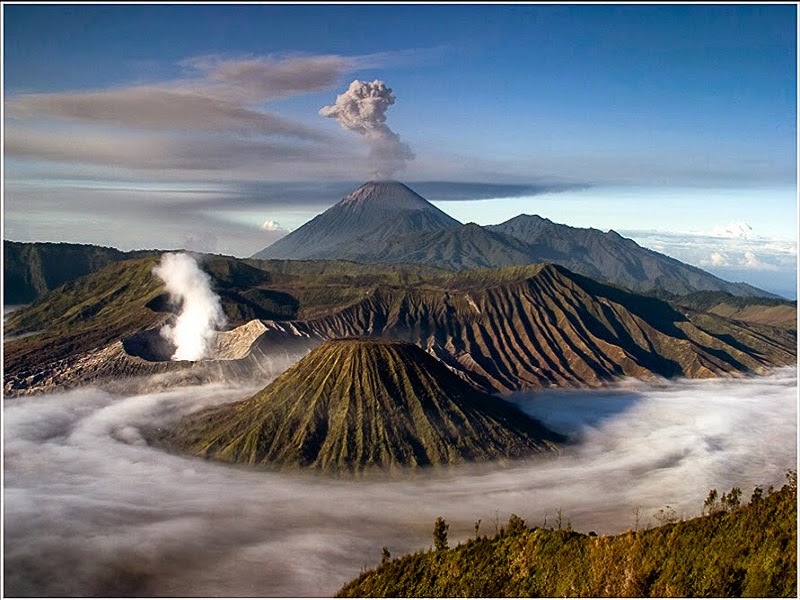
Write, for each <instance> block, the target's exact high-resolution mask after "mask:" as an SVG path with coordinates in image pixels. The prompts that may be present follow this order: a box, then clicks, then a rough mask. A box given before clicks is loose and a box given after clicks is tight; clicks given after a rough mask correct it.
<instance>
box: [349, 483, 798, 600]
mask: <svg viewBox="0 0 800 600" xmlns="http://www.w3.org/2000/svg"><path fill="white" fill-rule="evenodd" d="M337 595H338V596H346V597H464V596H471V597H508V596H512V597H513V596H521V597H559V596H571V597H621V596H633V597H665V596H670V597H674V596H678V597H686V596H689V597H693V596H710V597H733V596H737V597H738V596H762V597H764V596H765V597H789V598H796V597H797V487H796V475H795V484H794V485H786V486H784V487H783V489H781V490H780V491H778V492H776V493H773V494H770V495H768V496H767V497H765V498H763V499H760V500H757V501H755V502H752V503H751V504H749V505H747V506H743V507H740V508H736V509H734V510H732V511H731V512H726V511H719V512H716V513H714V514H711V515H709V516H705V517H700V518H697V519H692V520H690V521H682V522H679V523H672V524H668V525H664V526H662V527H657V528H655V529H649V530H646V531H639V532H628V533H624V534H621V535H615V536H600V537H597V536H593V535H588V536H587V535H583V534H580V533H576V532H573V531H561V530H556V531H554V530H552V529H539V528H533V529H532V530H530V529H528V528H527V527H525V526H524V524H523V523H522V522H521V520H516V521H513V520H510V521H509V530H508V531H506V532H504V533H502V534H500V535H496V536H495V537H494V538H491V539H488V538H486V537H482V538H479V539H471V540H468V541H467V542H465V543H462V544H459V545H458V546H457V547H456V548H453V549H450V550H439V551H428V552H418V553H416V554H412V555H409V556H404V557H402V558H399V559H395V560H391V561H388V562H385V563H384V564H382V565H380V566H379V567H377V568H375V569H373V570H369V571H366V572H364V573H362V574H361V575H360V576H359V577H358V578H357V579H355V580H354V581H353V582H351V583H349V584H347V585H346V586H345V587H344V588H342V589H341V590H340V591H339V593H338V594H337Z"/></svg>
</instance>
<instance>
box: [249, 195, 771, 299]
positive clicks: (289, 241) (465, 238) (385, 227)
mask: <svg viewBox="0 0 800 600" xmlns="http://www.w3.org/2000/svg"><path fill="white" fill-rule="evenodd" d="M254 258H286V259H312V258H313V259H326V260H349V261H355V262H362V263H385V264H423V265H428V266H434V267H440V268H445V269H472V268H477V267H487V268H496V267H508V266H519V265H527V264H533V263H544V262H546V263H554V264H558V265H561V266H564V267H566V268H568V269H570V270H571V271H574V272H576V273H579V274H581V275H585V276H587V277H591V278H593V279H597V280H600V281H604V282H608V283H612V284H614V285H617V286H622V287H625V288H627V289H630V290H633V291H636V292H642V293H647V292H652V291H656V290H667V291H669V292H670V293H673V294H688V293H691V292H695V291H699V290H711V291H722V292H727V293H729V294H733V295H735V296H772V294H769V293H768V292H765V291H763V290H760V289H758V288H755V287H753V286H751V285H748V284H745V283H730V282H728V281H725V280H723V279H720V278H719V277H716V276H714V275H712V274H711V273H708V272H706V271H703V270H702V269H699V268H697V267H693V266H691V265H687V264H685V263H682V262H680V261H679V260H676V259H674V258H670V257H669V256H666V255H664V254H661V253H659V252H654V251H653V250H648V249H647V248H642V247H641V246H639V245H638V244H637V243H636V242H634V241H633V240H630V239H627V238H624V237H622V236H620V235H619V234H618V233H616V232H614V231H609V232H607V233H603V232H601V231H599V230H597V229H582V228H577V227H569V226H567V225H561V224H558V223H553V222H552V221H550V220H549V219H544V218H542V217H539V216H538V215H519V216H517V217H514V218H513V219H510V220H509V221H506V222H505V223H501V224H499V225H491V226H488V227H481V226H479V225H476V224H474V223H469V224H467V225H461V224H460V223H459V222H458V221H456V220H455V219H452V218H451V217H449V216H447V215H446V214H445V213H443V212H442V211H440V210H439V209H438V208H436V207H435V206H433V205H432V204H431V203H430V202H428V201H427V200H425V199H424V198H422V196H420V195H419V194H417V193H416V192H414V191H412V190H411V189H409V188H408V187H407V186H405V185H403V184H402V183H400V182H397V181H380V182H368V183H365V184H364V185H362V186H361V187H360V188H358V189H357V190H355V191H354V192H353V193H352V194H350V195H349V196H347V197H345V198H344V199H342V200H341V201H340V202H339V203H338V204H336V205H335V206H333V207H331V208H329V209H328V210H327V211H325V212H324V213H322V214H320V215H318V216H317V217H315V218H314V219H313V220H311V221H309V222H308V223H306V224H305V225H303V226H302V227H301V228H299V229H298V230H296V231H294V232H292V233H290V234H289V235H287V236H286V237H284V238H282V239H280V240H278V241H277V242H275V243H274V244H272V245H271V246H269V247H267V248H265V249H264V250H262V251H260V252H258V253H257V254H255V255H254Z"/></svg>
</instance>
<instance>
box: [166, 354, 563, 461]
mask: <svg viewBox="0 0 800 600" xmlns="http://www.w3.org/2000/svg"><path fill="white" fill-rule="evenodd" d="M160 440H161V442H163V443H167V444H168V445H170V446H174V447H178V448H181V449H183V450H184V451H188V452H190V453H193V454H197V455H200V456H205V457H208V458H214V459H217V460H222V461H227V462H233V463H245V464H249V465H266V464H269V465H277V466H281V467H288V468H296V467H304V468H311V469H315V470H321V471H329V472H338V471H355V472H360V471H364V470H367V469H371V468H382V469H387V468H389V469H391V468H396V467H405V466H411V467H414V466H425V465H445V464H450V463H458V462H463V461H468V460H474V461H481V460H490V459H498V458H514V457H521V456H525V455H527V454H530V453H533V452H537V451H546V450H551V449H553V448H554V442H559V441H562V438H561V436H559V435H558V434H555V433H553V432H551V431H549V430H548V429H546V428H545V427H544V426H542V425H541V424H539V423H538V422H536V421H534V420H533V419H531V418H530V417H527V416H526V415H524V414H523V413H521V412H520V411H518V410H517V409H516V408H515V407H513V406H512V405H510V404H507V403H505V402H504V401H503V400H500V399H497V398H492V397H490V396H487V395H485V394H483V393H481V392H480V391H478V390H475V389H474V388H472V387H471V386H470V385H468V384H466V383H465V382H464V381H462V380H461V379H459V378H458V377H456V376H455V375H453V374H452V373H450V372H449V371H448V370H447V368H445V367H444V366H443V365H441V364H440V363H439V362H438V361H437V360H436V359H434V358H432V357H431V356H429V355H427V354H426V353H425V352H423V351H422V350H421V349H419V348H418V347H416V346H414V345H411V344H407V343H402V342H388V341H379V340H368V339H344V340H331V341H328V342H326V343H325V344H323V345H322V346H320V347H319V348H317V349H315V350H313V351H312V352H311V353H310V354H309V355H307V356H306V357H305V358H303V359H302V360H301V361H300V362H298V363H297V364H296V365H294V366H293V367H292V368H290V369H289V370H288V371H287V372H286V373H284V374H283V375H281V376H280V377H279V378H278V379H276V380H275V381H274V382H273V383H271V384H270V385H269V386H267V387H266V388H264V389H263V390H262V391H261V392H259V393H257V394H256V395H254V396H253V397H251V398H249V399H247V400H244V401H242V402H238V403H235V404H233V405H226V406H220V407H215V408H212V409H208V410H206V411H204V412H201V413H199V414H197V415H190V416H189V417H187V418H185V419H184V420H183V421H181V422H180V423H178V424H177V425H176V426H175V428H174V429H173V430H172V431H170V432H166V433H162V434H161V435H160Z"/></svg>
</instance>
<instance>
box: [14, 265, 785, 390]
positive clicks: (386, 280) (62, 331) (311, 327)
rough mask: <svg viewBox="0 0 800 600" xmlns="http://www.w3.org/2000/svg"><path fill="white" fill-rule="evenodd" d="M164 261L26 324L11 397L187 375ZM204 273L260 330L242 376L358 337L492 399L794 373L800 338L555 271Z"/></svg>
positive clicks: (85, 282)
mask: <svg viewBox="0 0 800 600" xmlns="http://www.w3.org/2000/svg"><path fill="white" fill-rule="evenodd" d="M155 264H156V259H155V258H146V259H138V260H133V261H125V262H120V263H114V264H112V265H109V266H107V267H106V268H104V269H102V270H101V271H98V272H97V273H94V274H91V275H89V276H86V277H84V278H81V279H78V280H75V281H73V282H71V283H69V284H66V285H65V286H63V287H62V288H59V289H58V290H55V291H54V292H51V293H50V294H48V295H47V296H45V297H43V298H42V299H40V300H39V301H37V302H35V303H33V304H31V305H30V306H28V307H26V308H24V309H21V310H20V311H18V312H16V313H13V314H12V315H11V316H10V317H9V319H8V321H7V322H6V335H7V336H9V337H7V338H6V344H5V345H4V359H5V381H4V390H5V393H6V394H16V393H32V392H35V391H44V390H47V389H52V388H53V387H54V386H55V387H58V386H63V385H80V384H84V383H87V382H94V381H98V380H101V379H104V378H105V379H114V378H119V377H127V376H130V375H133V374H148V373H149V372H162V371H165V370H169V371H174V370H178V369H182V368H185V367H186V366H187V365H186V364H176V363H174V362H170V361H167V360H165V359H166V358H168V357H169V356H170V353H169V352H168V349H166V350H165V349H164V348H161V347H160V346H159V343H158V340H160V338H159V336H158V330H159V328H160V327H161V326H162V325H163V323H165V322H166V321H167V320H169V319H171V318H172V311H173V308H172V307H170V306H169V305H168V303H167V300H166V296H165V294H164V288H163V285H162V284H161V282H160V281H159V280H158V279H157V278H156V277H155V276H154V275H152V268H153V266H154V265H155ZM203 269H204V270H205V271H206V272H207V273H208V274H209V276H210V277H211V280H212V284H213V287H214V290H215V291H216V292H217V294H219V296H220V297H221V300H222V306H223V309H224V311H225V313H226V315H227V317H228V322H229V327H231V328H235V327H239V326H243V325H246V324H247V323H248V322H250V321H253V320H255V321H257V323H254V324H253V325H252V326H251V327H249V328H248V329H247V333H246V334H244V336H239V335H231V336H229V337H228V339H230V340H233V339H238V340H239V341H237V342H235V344H236V346H237V347H236V349H235V350H232V351H228V350H226V348H225V347H223V346H224V345H225V343H227V342H225V341H224V340H223V341H221V342H220V343H221V345H220V346H219V348H218V349H217V351H216V354H215V357H217V358H222V357H230V356H235V357H236V358H235V359H232V360H225V362H224V367H225V369H226V370H228V371H229V370H230V369H234V372H235V373H237V374H240V373H241V372H242V371H241V370H240V369H239V367H240V366H242V368H243V369H244V370H246V371H250V370H252V368H256V371H257V372H258V373H261V371H260V367H261V366H263V364H265V361H268V360H269V359H270V357H274V356H277V355H281V356H283V357H284V359H286V360H288V358H289V357H290V355H291V356H296V355H297V353H300V354H302V353H303V352H306V351H308V350H309V349H311V348H314V347H315V346H317V345H319V344H320V343H321V342H322V341H324V340H326V339H330V338H340V337H353V336H369V337H376V338H390V339H399V340H405V341H408V342H411V343H414V344H415V345H417V346H419V347H421V348H423V349H424V350H426V351H427V352H428V353H430V354H432V355H433V356H435V357H437V358H439V359H440V360H441V361H442V362H444V363H445V364H446V365H447V366H448V367H449V368H450V369H451V370H453V371H454V372H455V373H457V374H458V375H459V376H461V377H462V378H463V379H465V380H467V381H469V382H470V383H472V384H474V385H475V386H477V387H479V388H480V389H482V390H484V391H486V392H507V391H514V390H525V389H537V388H541V387H547V386H596V385H601V384H602V383H603V382H605V381H611V380H614V379H616V378H619V377H625V376H630V377H638V378H644V379H647V378H651V377H653V376H662V377H676V376H683V377H715V376H722V375H737V374H744V373H764V372H766V370H767V369H769V368H770V367H772V366H779V365H786V364H792V363H794V362H795V361H796V331H789V330H786V329H780V328H776V327H770V326H766V325H760V324H755V323H745V322H742V321H732V320H728V319H725V318H722V317H719V316H717V315H713V314H709V313H705V312H702V311H698V310H693V309H691V308H686V307H677V306H674V305H671V304H669V303H668V302H665V301H663V300H658V299H655V298H650V297H645V296H640V295H637V294H632V293H630V292H626V291H624V290H621V289H619V288H615V287H612V286H608V285H604V284H600V283H598V282H596V281H593V280H591V279H589V278H586V277H582V276H580V275H577V274H575V273H572V272H570V271H568V270H567V269H564V268H563V267H558V266H554V265H530V266H527V267H511V268H507V269H477V270H469V271H459V272H455V273H452V272H447V271H441V270H436V269H431V268H428V267H424V268H420V267H386V266H380V265H359V264H353V263H344V262H313V261H310V262H306V261H301V262H298V261H256V260H247V261H242V260H238V259H233V258H229V257H219V256H207V257H204V259H203ZM254 332H255V334H254ZM256 334H257V335H256ZM14 336H25V337H17V338H16V339H15V338H14ZM242 339H246V340H247V347H246V348H244V347H243V344H244V342H243V341H242ZM161 345H163V344H161ZM134 359H135V360H134ZM241 361H245V362H241ZM245 363H246V365H245ZM245 366H246V368H245ZM209 376H213V377H217V376H219V375H218V374H217V375H213V374H212V375H209ZM237 376H238V375H237Z"/></svg>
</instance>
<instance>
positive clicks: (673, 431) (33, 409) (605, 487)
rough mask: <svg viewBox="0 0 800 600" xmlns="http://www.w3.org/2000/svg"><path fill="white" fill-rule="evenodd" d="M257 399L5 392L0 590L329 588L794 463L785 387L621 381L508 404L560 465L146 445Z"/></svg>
mask: <svg viewBox="0 0 800 600" xmlns="http://www.w3.org/2000/svg"><path fill="white" fill-rule="evenodd" d="M253 391H254V390H253V389H252V388H244V387H235V386H231V385H230V384H213V385H207V386H202V387H192V388H182V389H175V390H170V391H167V392H161V393H158V394H149V395H137V396H124V395H115V394H111V393H108V392H106V391H102V390H99V389H95V388H85V389H80V390H76V391H71V392H67V393H63V394H54V395H47V396H37V397H28V398H12V399H7V400H4V452H5V454H4V458H5V475H4V476H5V481H4V484H5V503H4V511H5V540H4V541H5V564H4V569H5V590H4V591H5V594H6V595H11V596H17V595H33V596H54V595H55V596H69V595H80V596H86V595H104V596H119V595H134V596H149V595H160V596H252V595H255V596H309V595H311V596H325V595H332V594H333V593H335V592H336V590H337V589H339V587H341V585H342V584H344V583H345V582H346V581H348V580H350V579H352V578H353V577H355V576H356V575H358V573H359V571H360V570H361V569H362V568H363V567H365V566H372V565H374V564H376V563H377V562H379V561H380V555H381V548H382V547H383V546H387V547H388V548H389V550H390V551H391V552H392V554H393V555H398V554H401V553H404V552H408V551H413V550H416V549H419V548H425V547H428V546H430V545H431V532H432V529H433V522H434V520H435V519H436V517H437V516H439V515H441V516H443V517H445V519H447V520H448V522H449V523H450V524H451V529H450V539H451V542H455V541H457V540H460V539H465V538H467V537H469V536H470V535H474V525H473V524H474V523H475V521H476V520H478V519H481V533H488V534H493V533H494V530H495V527H496V526H497V524H498V523H501V524H502V523H503V522H505V521H506V520H507V518H508V516H509V514H510V513H512V512H514V513H517V514H518V515H520V516H522V517H523V518H525V519H527V521H528V522H529V524H531V525H540V526H541V525H542V524H543V523H544V520H545V518H546V519H547V525H548V526H554V525H555V523H556V512H557V510H558V509H561V512H562V515H563V524H564V525H565V526H566V523H567V521H569V522H570V524H571V526H572V527H573V528H575V529H577V530H579V531H584V532H585V531H589V530H595V531H597V532H598V533H600V534H611V533H615V532H619V531H624V530H626V529H629V528H633V527H634V524H635V517H634V511H635V510H636V509H637V508H638V509H639V514H640V524H641V525H642V526H644V525H646V524H647V522H648V521H650V522H651V524H655V519H654V514H655V512H656V511H657V510H658V509H659V508H663V507H665V506H666V505H670V506H671V507H673V508H674V510H675V511H676V513H677V514H678V515H679V516H680V515H682V516H684V517H685V518H690V517H693V516H696V515H698V514H699V513H700V509H701V507H702V503H703V500H704V498H705V497H706V495H707V494H708V490H709V488H710V487H716V488H718V489H719V490H720V491H723V490H728V489H730V488H731V487H732V486H734V485H736V486H740V487H741V488H742V489H743V491H744V498H745V499H747V498H749V495H750V492H751V491H752V488H753V487H754V486H756V485H762V486H765V487H766V486H769V485H775V486H776V487H779V486H780V485H782V484H783V482H784V473H785V471H786V470H787V469H789V468H792V467H793V466H794V465H796V462H797V456H796V448H797V375H796V369H793V368H791V369H782V370H779V371H776V373H775V374H774V375H772V376H770V377H762V378H748V379H720V380H707V381H680V382H674V383H669V384H664V385H661V386H656V387H653V386H647V385H644V384H641V383H633V382H629V383H627V384H623V385H621V386H617V387H615V388H613V389H606V390H601V391H553V392H544V393H537V394H518V395H516V396H514V397H513V398H512V399H513V400H514V401H515V402H517V403H518V404H519V405H520V406H521V407H523V409H524V410H526V411H528V412H529V413H531V414H533V415H535V416H537V417H538V418H540V419H542V420H543V421H545V422H546V423H547V424H549V425H550V426H551V427H553V428H554V429H557V430H559V431H562V432H565V433H568V434H569V435H570V436H571V437H572V439H573V443H572V444H571V445H570V446H569V447H568V448H567V449H566V450H565V451H564V452H563V453H562V455H561V456H559V457H557V458H541V459H533V460H529V461H524V462H519V463H512V464H505V465H502V464H491V465H483V466H466V467H458V468H452V469H446V470H440V471H434V472H430V473H423V474H417V475H409V476H406V477H399V478H395V479H358V480H352V479H334V478H330V477H325V476H314V475H308V474H281V473H277V472H269V471H256V470H252V469H247V468H241V467H231V466H228V465H224V464H216V463H211V462H207V461H204V460H201V459H195V458H189V457H183V456H177V455H172V454H167V453H165V452H164V451H162V450H159V449H156V448H152V447H150V446H148V445H147V444H146V443H145V442H144V440H143V439H142V436H141V434H140V430H141V428H142V427H145V426H148V427H149V426H154V425H155V426H158V425H159V424H162V423H167V422H169V421H170V420H172V419H175V418H177V417H178V416H180V415H182V414H186V413H188V412H190V411H193V410H197V409H199V408H201V407H204V406H209V405H214V404H219V403H223V402H231V401H235V400H238V399H241V398H244V397H246V396H247V395H248V394H249V393H252V392H253Z"/></svg>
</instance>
